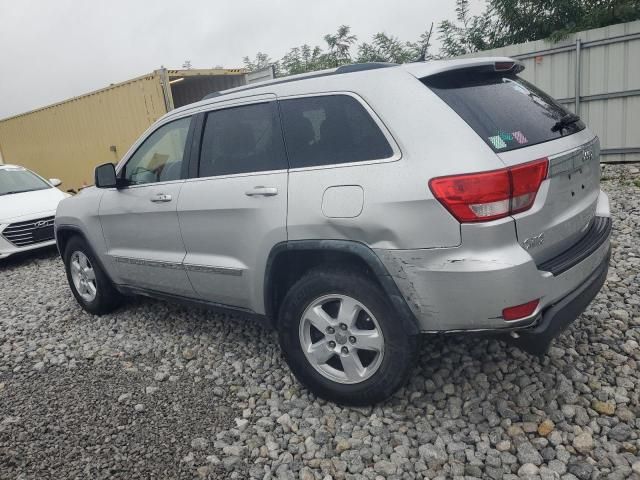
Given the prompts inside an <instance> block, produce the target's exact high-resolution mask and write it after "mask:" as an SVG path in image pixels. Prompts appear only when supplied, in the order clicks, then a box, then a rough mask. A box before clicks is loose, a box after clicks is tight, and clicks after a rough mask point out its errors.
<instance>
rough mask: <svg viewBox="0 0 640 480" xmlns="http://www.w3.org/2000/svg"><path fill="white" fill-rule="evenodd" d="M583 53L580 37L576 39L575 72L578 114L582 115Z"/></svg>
mask: <svg viewBox="0 0 640 480" xmlns="http://www.w3.org/2000/svg"><path fill="white" fill-rule="evenodd" d="M581 53H582V42H581V40H580V39H579V38H577V39H576V74H575V84H576V85H575V87H576V103H575V105H576V115H580V70H581V69H580V57H581Z"/></svg>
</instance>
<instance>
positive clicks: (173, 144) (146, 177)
mask: <svg viewBox="0 0 640 480" xmlns="http://www.w3.org/2000/svg"><path fill="white" fill-rule="evenodd" d="M190 123H191V118H190V117H188V118H181V119H180V120H176V121H174V122H170V123H167V124H166V125H163V126H162V127H160V128H159V129H157V130H156V131H155V132H153V133H152V134H151V135H149V137H147V139H146V140H145V141H144V142H142V145H140V147H139V148H138V150H136V152H135V153H134V154H133V155H132V156H131V158H129V160H128V161H127V164H126V165H125V167H124V171H123V173H122V175H123V178H124V179H126V180H128V182H129V184H131V185H140V184H144V183H155V182H167V181H170V180H179V179H180V176H181V168H182V158H183V156H184V146H185V143H186V141H187V134H188V133H189V124H190Z"/></svg>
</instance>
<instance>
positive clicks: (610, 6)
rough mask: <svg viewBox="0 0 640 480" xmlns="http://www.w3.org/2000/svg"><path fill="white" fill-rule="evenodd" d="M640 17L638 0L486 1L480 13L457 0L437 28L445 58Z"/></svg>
mask: <svg viewBox="0 0 640 480" xmlns="http://www.w3.org/2000/svg"><path fill="white" fill-rule="evenodd" d="M637 19H640V0H488V3H487V7H486V9H485V11H484V12H483V13H482V14H481V15H474V16H472V15H470V13H469V1H468V0H456V20H457V22H451V21H448V20H445V21H443V22H441V23H440V25H439V27H438V30H439V32H440V40H441V41H442V53H443V54H444V55H445V56H456V55H462V54H465V53H469V52H475V51H478V50H488V49H491V48H496V47H502V46H505V45H510V44H513V43H523V42H529V41H532V40H541V39H544V38H548V39H550V40H552V41H557V40H560V39H562V38H564V37H566V36H567V35H569V34H570V33H573V32H579V31H581V30H587V29H590V28H599V27H605V26H607V25H612V24H615V23H621V22H630V21H633V20H637Z"/></svg>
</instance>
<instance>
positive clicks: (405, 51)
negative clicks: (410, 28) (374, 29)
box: [356, 32, 417, 63]
mask: <svg viewBox="0 0 640 480" xmlns="http://www.w3.org/2000/svg"><path fill="white" fill-rule="evenodd" d="M416 58H417V55H415V52H414V51H413V49H412V48H411V44H409V43H408V42H401V41H400V40H399V39H398V38H397V37H394V36H390V35H387V34H386V33H382V32H381V33H376V34H375V35H374V36H373V41H372V42H371V43H366V42H364V43H361V44H360V46H359V47H358V57H357V60H356V61H357V62H393V63H405V62H409V61H411V60H415V59H416Z"/></svg>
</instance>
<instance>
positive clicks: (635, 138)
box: [466, 21, 640, 163]
mask: <svg viewBox="0 0 640 480" xmlns="http://www.w3.org/2000/svg"><path fill="white" fill-rule="evenodd" d="M466 56H469V57H478V56H507V57H512V58H517V59H519V60H521V61H522V62H523V64H524V65H525V67H526V68H525V70H524V72H522V74H521V76H522V77H523V78H525V79H527V80H529V81H530V82H532V83H534V84H535V85H537V86H538V87H540V88H542V89H543V90H545V91H546V92H548V93H549V94H551V95H552V96H553V97H555V98H556V99H558V101H560V103H563V104H565V105H566V106H567V107H568V108H569V109H570V110H572V111H574V112H577V113H578V114H579V115H580V116H581V117H582V118H583V119H584V120H585V122H586V123H587V125H589V127H590V128H591V129H592V130H593V131H594V132H596V134H597V135H598V136H599V137H600V142H601V145H602V152H601V153H602V155H603V157H602V161H603V162H607V163H609V162H638V161H640V21H635V22H629V23H622V24H618V25H611V26H609V27H604V28H597V29H594V30H586V31H583V32H578V33H575V34H573V35H571V36H570V37H568V38H567V39H565V40H563V41H561V42H558V43H550V42H547V41H546V40H539V41H536V42H527V43H521V44H517V45H509V46H507V47H503V48H496V49H494V50H486V51H483V52H476V53H473V54H470V55H466Z"/></svg>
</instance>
